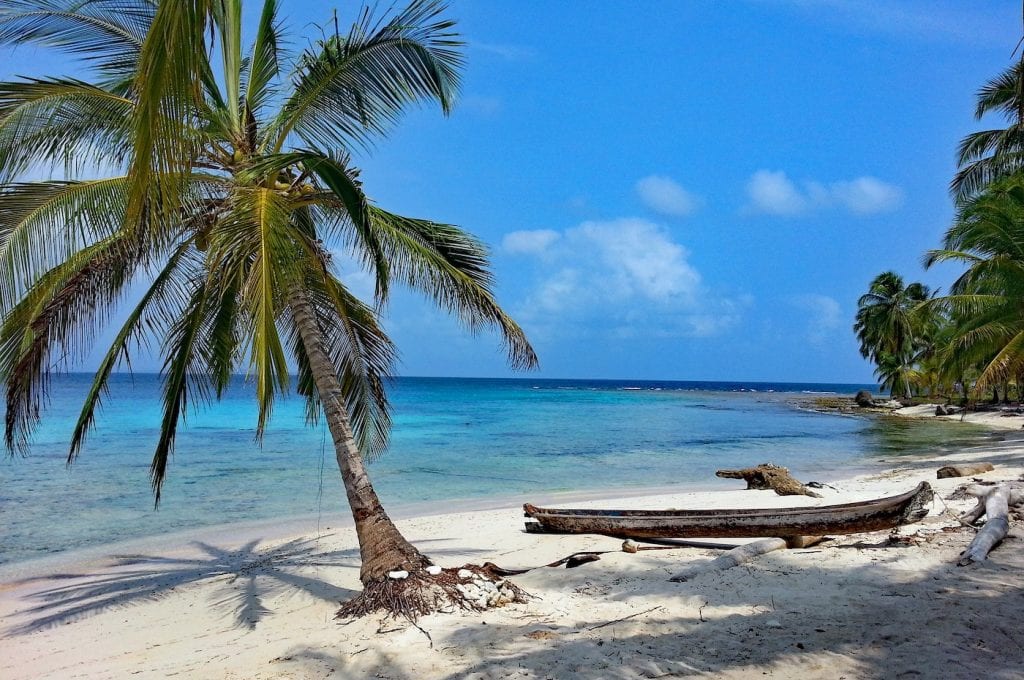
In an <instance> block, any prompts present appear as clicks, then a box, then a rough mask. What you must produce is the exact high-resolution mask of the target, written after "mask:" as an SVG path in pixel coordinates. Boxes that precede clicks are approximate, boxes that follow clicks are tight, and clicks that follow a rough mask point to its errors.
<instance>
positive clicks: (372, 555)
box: [288, 291, 430, 585]
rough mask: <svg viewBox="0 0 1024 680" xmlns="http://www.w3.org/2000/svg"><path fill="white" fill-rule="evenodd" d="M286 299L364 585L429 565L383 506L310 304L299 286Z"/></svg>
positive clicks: (335, 370) (336, 372) (336, 373)
mask: <svg viewBox="0 0 1024 680" xmlns="http://www.w3.org/2000/svg"><path fill="white" fill-rule="evenodd" d="M288 303H289V308H290V309H291V312H292V316H293V318H294V320H295V325H296V327H297V328H298V330H299V335H300V337H301V338H302V344H303V347H304V348H305V350H306V355H307V356H308V357H309V365H310V368H311V370H312V373H313V378H314V380H315V381H316V389H317V392H318V393H319V395H320V401H321V403H322V404H323V409H324V417H325V418H326V420H327V427H328V428H329V429H330V431H331V439H332V440H333V441H334V455H335V458H336V459H337V461H338V469H339V470H340V471H341V479H342V482H343V483H344V485H345V494H346V495H347V496H348V504H349V507H350V508H351V509H352V518H353V519H354V520H355V526H356V535H357V537H358V539H359V554H360V557H361V561H362V567H361V568H360V571H359V578H360V580H361V581H362V582H363V584H364V585H366V584H368V583H370V582H372V581H376V580H379V579H383V578H385V577H386V576H387V573H388V572H389V571H393V570H406V571H415V570H417V569H422V568H424V567H426V566H428V565H430V560H428V559H427V558H426V557H425V556H424V555H423V554H421V553H420V552H419V551H418V550H417V549H416V548H415V547H414V546H413V545H412V544H411V543H409V542H408V541H407V540H406V539H405V537H404V536H402V534H401V533H400V532H399V531H398V528H397V527H396V526H395V524H394V522H392V521H391V518H390V517H388V515H387V513H386V512H385V511H384V507H383V506H382V505H381V503H380V499H379V498H378V497H377V492H376V491H374V490H373V485H372V484H371V483H370V478H369V476H368V475H367V474H366V467H365V466H364V464H363V457H362V455H361V454H360V452H359V447H358V445H357V444H356V441H355V437H354V436H353V433H352V426H351V422H350V420H349V416H348V411H347V410H346V409H345V402H344V397H343V396H342V391H341V381H340V380H339V378H338V371H337V369H336V368H335V366H334V363H333V362H332V361H331V359H330V357H329V356H328V354H327V352H326V350H325V349H324V339H323V333H322V332H321V330H320V326H319V323H318V322H317V319H316V316H315V313H314V311H313V308H312V305H310V303H309V300H308V299H307V298H306V297H305V296H304V295H303V294H302V293H301V292H294V291H293V292H292V294H291V295H290V296H289V300H288Z"/></svg>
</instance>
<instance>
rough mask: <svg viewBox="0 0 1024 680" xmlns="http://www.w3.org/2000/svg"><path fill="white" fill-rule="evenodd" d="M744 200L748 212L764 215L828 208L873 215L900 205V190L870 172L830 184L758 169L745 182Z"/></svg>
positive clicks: (794, 213) (780, 171) (804, 212)
mask: <svg viewBox="0 0 1024 680" xmlns="http://www.w3.org/2000/svg"><path fill="white" fill-rule="evenodd" d="M747 200H748V204H747V211H748V212H753V213H762V214H766V215H801V214H806V213H809V212H813V211H816V210H823V209H829V208H842V209H845V210H847V211H849V212H851V213H853V214H855V215H874V214H877V213H882V212H891V211H893V210H896V209H897V208H899V207H900V205H901V204H902V203H903V191H902V190H901V189H900V188H899V187H897V186H895V185H893V184H888V183H887V182H883V181H882V180H880V179H878V178H876V177H870V176H863V177H857V178H854V179H852V180H844V181H839V182H832V183H830V184H825V183H822V182H818V181H814V180H809V181H806V182H804V183H803V184H802V186H797V184H796V183H795V182H793V181H792V180H791V179H790V178H789V177H788V176H787V175H786V173H785V172H783V171H782V170H778V171H772V170H758V171H757V172H755V173H754V174H753V175H751V177H750V180H749V181H748V182H747Z"/></svg>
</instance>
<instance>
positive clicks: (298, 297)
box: [0, 0, 536, 613]
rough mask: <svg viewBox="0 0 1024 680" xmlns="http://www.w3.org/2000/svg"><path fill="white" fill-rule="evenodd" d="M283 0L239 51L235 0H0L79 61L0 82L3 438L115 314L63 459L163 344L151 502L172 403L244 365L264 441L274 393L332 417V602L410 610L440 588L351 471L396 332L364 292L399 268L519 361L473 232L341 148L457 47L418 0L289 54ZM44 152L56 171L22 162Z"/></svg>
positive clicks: (364, 142) (8, 31)
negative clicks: (342, 513)
mask: <svg viewBox="0 0 1024 680" xmlns="http://www.w3.org/2000/svg"><path fill="white" fill-rule="evenodd" d="M278 10H279V3H278V2H277V1H276V0H265V1H264V2H263V3H262V6H261V8H260V12H259V20H258V24H257V28H256V32H255V36H254V39H253V41H252V43H251V45H249V46H248V49H245V45H243V39H242V32H243V31H242V25H243V21H242V16H243V7H242V2H241V0H188V1H183V2H177V1H175V2H157V1H155V0H95V1H93V2H88V3H82V2H77V1H74V2H73V1H71V0H19V1H17V2H8V3H4V7H3V8H2V9H0V43H2V44H5V45H19V44H33V45H38V46H43V47H48V48H56V49H58V50H61V51H63V52H66V53H69V54H71V55H73V56H77V57H80V58H82V59H83V60H84V63H85V66H87V67H88V69H89V72H90V80H80V79H76V78H67V77H52V78H37V79H21V80H16V81H13V82H4V83H0V314H2V319H3V323H2V326H0V377H2V378H3V381H4V383H5V386H6V421H5V438H6V444H7V446H8V447H9V449H10V450H11V451H25V450H27V448H28V445H29V440H30V435H31V432H32V429H33V427H34V426H35V425H36V424H37V422H38V421H39V419H40V416H41V412H42V410H43V407H44V406H45V403H46V395H47V386H48V380H49V377H50V375H51V373H52V372H53V371H55V370H60V369H62V368H64V367H66V366H68V365H71V364H73V362H74V361H75V360H77V359H81V358H82V357H83V356H86V355H88V353H89V352H90V351H92V350H93V345H94V343H95V342H96V341H97V338H98V337H100V333H102V332H103V330H104V329H105V328H106V327H107V325H108V324H109V322H112V321H114V320H117V321H119V322H120V325H119V326H117V327H115V329H114V332H115V335H114V340H113V343H112V344H111V346H110V348H109V349H108V350H107V352H106V354H105V356H104V357H103V359H102V361H101V363H100V365H99V368H98V369H97V371H96V374H95V378H94V380H93V382H92V386H91V388H90V389H89V391H88V395H87V397H86V399H85V403H84V405H83V406H82V409H81V414H80V416H79V418H78V421H77V424H76V425H75V428H74V432H73V434H72V437H71V442H70V450H69V453H68V458H67V460H68V463H69V464H70V463H72V462H74V460H75V459H76V457H77V456H78V455H79V454H80V453H81V452H82V450H83V447H84V444H85V441H86V438H87V435H88V433H89V432H90V430H91V429H92V428H93V427H94V425H95V418H96V414H97V410H98V408H99V406H100V404H101V401H102V399H103V398H104V396H105V395H106V390H107V384H108V380H109V378H110V376H111V374H112V372H113V371H114V370H115V369H116V368H117V367H118V366H121V365H129V366H130V361H131V358H132V357H133V355H134V354H135V352H136V351H137V350H138V349H139V348H140V347H148V346H151V345H152V346H153V347H154V348H155V351H157V352H159V355H160V356H161V357H162V359H163V371H162V375H163V388H162V403H163V415H162V422H161V423H160V434H159V438H158V441H157V442H156V447H155V451H154V453H153V457H152V463H151V467H150V472H151V480H152V486H153V491H154V494H155V499H156V502H159V501H160V494H161V489H162V486H163V483H164V480H165V477H166V475H167V468H168V462H169V460H170V458H171V454H172V452H173V450H174V444H175V437H176V434H177V431H178V427H179V424H180V423H181V422H183V420H184V418H185V417H186V414H187V413H188V412H189V411H190V409H193V408H195V407H196V406H197V405H201V404H203V403H206V402H208V401H210V400H215V399H219V398H220V397H221V396H222V395H223V394H224V392H225V390H226V389H227V388H228V386H229V382H230V378H231V376H232V375H233V374H235V373H245V374H246V375H248V376H249V377H250V378H251V380H252V382H253V383H254V386H255V395H256V400H257V402H258V418H257V421H256V423H255V436H256V438H257V439H259V438H260V437H261V436H262V435H263V433H264V430H265V428H266V427H267V424H268V420H269V418H270V416H271V412H272V409H273V406H274V402H275V399H276V398H277V397H278V396H279V395H282V394H284V393H286V392H288V391H290V390H291V389H294V390H295V391H297V392H298V394H299V395H301V397H302V398H303V399H305V401H306V410H307V416H308V419H309V420H310V421H311V422H313V421H316V420H317V419H318V418H320V417H323V418H324V419H325V420H326V424H327V426H328V429H329V431H330V434H331V438H332V440H333V443H334V448H335V453H336V459H337V463H338V467H339V470H340V473H341V477H342V480H343V483H344V488H345V493H346V496H347V499H348V503H349V506H350V508H351V511H352V515H353V517H354V519H355V526H356V532H357V535H358V539H359V549H360V555H361V559H362V568H361V572H360V577H361V580H362V583H363V586H364V590H363V593H362V595H361V596H360V597H359V598H357V599H356V600H355V601H354V602H351V603H349V605H348V610H347V611H348V612H350V613H361V612H364V611H370V610H373V609H375V608H384V609H386V610H389V611H392V612H401V613H409V612H410V611H415V612H418V613H423V612H424V611H427V610H430V609H432V608H433V607H435V606H440V605H439V601H438V598H437V595H438V590H437V589H436V588H434V589H431V588H430V586H429V584H428V583H427V582H426V580H424V579H422V578H421V577H420V575H421V574H422V572H423V571H424V568H425V567H427V566H429V565H430V564H431V563H430V560H429V559H428V558H427V557H426V556H425V555H423V554H421V553H420V552H419V551H418V550H417V549H416V548H415V547H414V546H412V545H411V544H410V543H409V542H408V541H407V540H406V539H405V538H404V537H403V536H402V535H401V533H400V532H399V531H398V529H397V528H396V527H395V525H394V523H393V522H392V521H391V519H390V518H389V517H388V515H387V513H386V512H385V510H384V508H383V507H382V505H381V502H380V500H379V499H378V497H377V494H376V492H375V491H374V488H373V485H372V484H371V482H370V479H369V476H368V474H367V471H366V467H365V461H366V460H368V459H372V458H373V457H375V456H378V455H380V454H382V453H383V452H384V451H385V448H386V446H387V442H388V433H389V428H390V420H389V415H388V409H389V407H388V401H387V395H386V393H385V381H386V379H387V376H388V375H390V373H391V372H392V369H393V365H394V360H395V348H394V346H393V344H392V342H391V340H390V339H389V338H388V336H387V335H386V333H385V331H384V329H383V328H382V327H381V323H380V313H381V310H382V309H383V307H384V305H385V304H386V303H387V301H388V297H389V292H390V290H391V288H392V286H393V285H394V284H404V285H406V286H408V287H411V288H413V289H415V290H418V291H420V292H422V293H424V294H425V295H426V296H427V297H428V298H429V299H431V300H432V301H434V302H435V303H436V304H437V305H438V306H440V308H442V309H443V310H446V311H448V312H450V313H452V314H453V315H455V316H456V317H457V318H458V319H460V320H461V321H462V322H463V323H464V325H465V326H466V327H467V328H468V329H470V330H471V331H475V330H477V329H480V328H483V327H491V328H494V329H497V331H498V333H499V334H500V335H501V337H502V338H503V340H504V343H505V347H506V349H507V352H508V356H509V360H510V362H511V364H512V365H513V366H515V367H520V368H529V367H532V366H534V365H535V364H536V357H535V355H534V352H533V349H532V348H531V346H530V344H529V342H528V341H527V339H526V337H525V336H524V334H523V332H522V330H521V329H520V327H519V326H518V325H517V324H516V323H515V322H514V321H513V320H512V319H511V318H509V316H508V315H506V313H505V312H504V311H503V310H502V308H501V307H500V306H499V305H498V303H497V302H496V300H495V298H494V295H493V292H492V277H491V273H490V270H489V262H488V256H487V252H486V250H485V248H484V246H483V245H482V244H481V243H480V242H479V241H477V240H476V239H475V238H474V237H473V236H471V235H470V234H468V233H467V232H465V231H463V230H461V229H459V228H458V227H455V226H452V225H449V224H443V223H439V222H435V221H432V220H427V219H419V218H411V217H407V216H403V215H399V214H396V213H393V212H390V211H388V210H386V209H384V208H382V207H380V206H378V205H376V204H375V203H373V202H372V200H371V199H370V198H369V197H368V195H367V194H366V192H365V191H364V187H363V184H362V181H361V180H360V177H359V171H358V169H357V168H356V167H354V165H353V163H352V161H351V153H352V151H354V150H359V149H365V148H367V147H368V145H369V144H370V143H371V142H372V140H373V139H374V138H375V137H379V136H381V135H384V134H386V133H387V132H388V131H389V130H390V129H391V128H392V126H393V125H394V124H395V123H396V122H397V120H398V119H399V118H400V116H401V114H402V113H403V111H404V110H405V109H406V108H407V107H409V106H410V105H414V104H417V103H423V102H429V103H436V104H437V105H439V106H440V108H441V109H442V110H443V111H444V112H446V113H447V112H448V111H449V110H450V109H451V107H452V106H453V103H454V98H455V95H456V92H457V90H458V86H459V78H460V72H461V69H462V65H463V57H462V52H461V46H462V43H461V42H460V40H459V38H458V35H457V34H456V33H455V32H454V22H453V21H452V20H450V19H448V18H447V17H446V16H445V15H446V6H445V4H444V3H442V2H437V1H435V0H412V2H410V3H409V5H408V6H407V7H405V8H404V9H398V10H392V11H388V12H385V13H384V14H381V15H378V14H376V13H375V12H373V11H371V10H369V9H363V10H361V11H360V12H359V14H358V16H357V18H356V19H355V21H354V22H353V23H352V24H351V26H350V27H349V28H347V29H346V30H341V28H339V23H338V21H337V19H336V18H335V20H334V21H333V22H331V23H330V24H329V26H328V27H327V28H325V29H324V31H323V33H322V37H321V38H320V39H318V40H316V41H315V42H310V43H308V46H307V47H305V48H304V49H302V50H299V51H298V52H296V53H294V54H293V53H290V52H289V50H288V49H287V47H286V42H285V41H284V40H283V37H282V35H283V34H282V29H283V27H282V26H281V25H280V22H279V19H278ZM40 170H42V172H43V174H45V175H52V174H53V172H54V171H63V173H64V179H60V180H56V179H44V180H38V181H25V177H26V175H28V174H29V173H32V172H34V173H38V172H39V171H40ZM338 253H344V254H345V255H348V256H352V257H355V258H356V259H357V260H358V261H359V262H360V263H361V264H362V266H363V267H364V268H365V269H366V270H367V271H369V272H370V273H371V274H372V275H373V277H374V280H375V284H376V288H375V293H374V295H373V299H372V300H369V301H364V300H360V299H358V298H357V297H356V295H355V294H354V293H353V292H352V291H351V290H350V288H349V287H348V286H347V285H346V281H345V280H344V279H343V278H342V277H341V276H340V274H339V268H338V265H337V263H336V258H337V254H338ZM126 302H131V303H133V306H131V307H130V308H129V309H128V311H127V313H125V312H124V311H123V309H122V308H121V305H123V304H124V303H126ZM293 371H296V372H297V377H296V378H294V379H293V378H292V377H291V375H290V374H291V373H292V372H293ZM393 571H404V572H406V573H408V574H411V575H412V576H410V578H408V579H406V580H404V581H401V582H399V581H397V580H394V579H389V578H388V576H387V574H388V573H389V572H393ZM396 589H400V590H401V592H397V591H396ZM421 591H422V592H421ZM449 594H451V593H450V592H449ZM440 599H444V598H443V597H442V598H440Z"/></svg>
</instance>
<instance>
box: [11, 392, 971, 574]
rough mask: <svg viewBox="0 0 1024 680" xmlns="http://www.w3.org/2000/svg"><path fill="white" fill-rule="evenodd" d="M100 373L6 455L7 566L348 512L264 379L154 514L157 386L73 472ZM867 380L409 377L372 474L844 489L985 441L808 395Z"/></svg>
mask: <svg viewBox="0 0 1024 680" xmlns="http://www.w3.org/2000/svg"><path fill="white" fill-rule="evenodd" d="M88 382H89V376H84V375H70V376H62V377H59V378H57V379H55V380H54V382H53V385H52V389H51V404H50V408H49V409H48V411H47V413H46V416H45V418H44V421H43V424H42V426H41V427H40V428H39V430H38V432H37V434H36V436H35V438H34V443H33V448H32V452H31V454H30V455H29V456H28V457H23V458H22V457H18V458H13V459H5V460H3V461H2V462H0V564H2V563H5V562H14V561H20V560H25V559H31V558H34V557H40V556H45V555H50V554H53V553H57V552H61V551H66V550H74V549H79V548H85V547H91V546H97V545H102V544H105V543H110V542H114V541H121V540H125V539H131V538H138V537H144V536H151V535H156V534H160V533H162V532H170V531H180V530H183V529H187V528H190V527H197V526H207V525H214V524H225V523H234V522H245V521H251V520H268V519H274V518H286V517H294V516H300V515H310V514H318V513H321V512H322V513H325V514H327V513H338V512H340V511H343V510H344V509H345V506H344V495H343V491H342V489H341V484H340V480H339V479H338V473H337V469H336V467H335V463H334V458H333V451H332V450H331V448H330V438H329V437H327V436H326V433H325V428H324V426H323V425H322V424H321V425H320V426H318V427H312V428H311V427H309V426H308V425H307V424H306V423H305V420H304V413H303V405H302V403H301V401H300V400H298V399H289V400H282V401H279V402H278V404H277V406H276V407H275V411H274V417H273V420H272V423H271V426H270V428H269V430H268V432H267V434H266V437H265V439H264V441H263V444H262V446H260V445H259V444H257V443H256V442H255V441H254V439H253V432H254V424H255V409H254V407H253V402H252V398H251V387H249V386H247V385H245V384H244V383H243V382H242V381H241V380H239V381H238V383H237V384H236V385H235V386H233V389H232V390H230V391H229V393H228V395H227V397H226V398H225V399H224V400H223V401H222V402H219V403H216V404H213V405H211V406H209V407H208V408H206V409H204V410H202V411H200V412H197V413H195V414H192V415H190V416H189V418H188V420H187V423H186V425H185V427H184V428H183V429H182V430H181V434H180V435H179V437H178V443H177V446H176V449H175V455H174V459H173V461H172V462H171V465H170V471H169V476H168V480H167V483H166V485H165V487H164V493H163V501H162V503H161V505H160V507H159V509H156V510H154V508H153V498H152V494H151V491H150V487H149V481H148V471H149V470H148V468H149V459H150V456H151V454H152V450H153V446H154V445H155V442H156V438H157V433H158V430H157V427H158V424H159V419H160V385H159V381H158V379H157V377H156V376H151V375H141V376H140V375H136V376H134V377H132V376H128V375H118V376H114V378H113V379H112V390H111V395H110V397H109V398H108V399H107V401H106V402H105V406H104V408H103V410H102V412H101V415H100V417H99V419H98V428H97V429H96V430H95V431H94V432H93V433H92V435H91V437H90V439H89V442H88V443H87V446H86V449H85V452H84V453H83V455H82V456H81V457H80V458H79V460H78V461H77V462H76V463H75V464H74V465H73V466H72V467H70V468H69V467H67V466H66V465H65V464H64V458H65V456H66V453H67V441H68V438H69V434H70V432H71V429H72V427H73V424H74V421H75V418H76V417H77V414H78V409H79V408H80V406H81V398H82V395H83V394H84V393H85V390H86V389H87V386H88ZM862 387H864V386H862V385H801V384H781V383H776V384H767V383H697V382H652V381H580V380H537V379H528V378H527V379H515V380H489V379H448V378H400V379H397V380H396V381H395V382H394V383H393V384H392V388H391V392H390V394H391V398H392V404H393V409H394V430H393V436H392V442H391V447H390V449H389V451H388V452H387V454H386V455H385V456H383V457H382V458H381V459H380V460H378V461H376V462H374V463H373V464H372V465H371V474H372V476H373V479H374V481H375V484H376V486H377V489H378V491H379V493H380V495H381V497H382V498H383V500H384V502H385V504H387V505H388V506H389V507H392V508H399V507H401V506H402V505H404V504H414V503H415V504H422V503H424V502H428V503H436V504H437V505H438V508H439V509H441V510H443V509H444V506H445V502H446V501H448V502H449V503H450V502H451V501H455V500H467V499H468V500H472V499H489V500H493V499H498V498H503V497H512V496H522V495H524V494H536V495H537V496H538V497H541V496H543V495H545V494H548V495H550V494H553V493H557V492H564V491H593V490H601V489H622V490H629V489H633V490H635V489H638V488H645V487H668V486H680V487H689V488H715V487H722V486H727V485H734V484H735V481H726V480H719V479H717V478H716V477H715V476H714V472H715V470H717V469H719V468H722V467H740V466H746V465H754V464H757V463H761V462H768V461H770V462H774V463H777V464H780V465H786V466H788V467H790V468H791V469H792V470H793V471H794V473H795V474H796V475H797V476H798V477H803V478H806V479H820V480H823V481H827V480H828V479H835V478H837V477H843V476H849V475H850V474H854V473H856V472H857V471H861V470H865V469H871V468H875V467H880V466H881V465H882V464H881V463H879V462H878V460H879V459H880V458H884V459H886V460H887V461H889V464H890V465H891V463H892V462H893V461H894V459H895V458H896V457H898V456H915V455H922V454H928V453H938V452H942V451H948V450H953V449H955V448H957V447H961V446H967V445H970V444H972V443H977V442H979V441H980V440H981V438H982V436H983V435H982V434H980V432H979V431H977V430H975V429H973V428H970V427H962V426H960V425H958V424H955V423H953V424H950V423H937V422H931V421H928V422H923V421H911V420H898V419H866V418H855V417H842V416H837V415H823V414H819V413H812V412H808V411H804V410H800V409H797V408H795V407H794V406H793V405H792V404H790V403H789V402H790V401H791V400H792V398H793V396H794V393H812V392H824V393H842V394H853V393H854V392H855V391H856V390H857V389H860V388H862Z"/></svg>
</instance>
